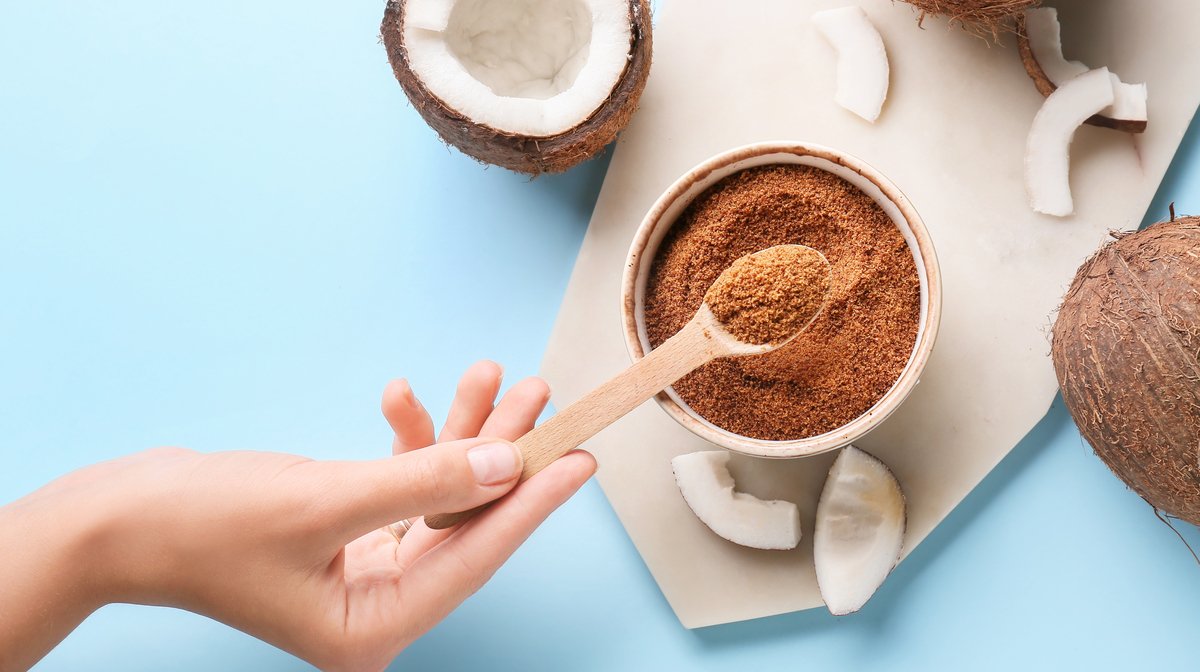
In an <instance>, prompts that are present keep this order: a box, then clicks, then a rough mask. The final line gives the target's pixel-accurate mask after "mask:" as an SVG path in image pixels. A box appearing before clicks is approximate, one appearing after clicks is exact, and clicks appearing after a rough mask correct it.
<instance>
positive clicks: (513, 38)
mask: <svg viewBox="0 0 1200 672" xmlns="http://www.w3.org/2000/svg"><path fill="white" fill-rule="evenodd" d="M381 30H382V34H383V40H384V44H385V45H386V46H387V50H388V58H389V60H390V61H391V63H392V69H393V70H394V71H395V74H396V78H397V79H398V80H399V81H400V84H401V86H402V87H403V88H404V91H405V93H407V94H408V97H409V99H410V100H411V101H412V103H413V105H414V106H415V107H416V108H417V110H418V111H419V112H420V113H421V116H422V117H424V118H425V120H426V122H428V123H429V124H430V125H431V126H433V128H434V129H435V130H437V131H438V133H439V134H440V135H441V136H442V138H443V139H444V140H446V142H448V143H450V144H452V145H454V146H456V147H458V148H459V149H461V150H462V151H463V152H465V153H467V154H469V155H471V156H474V157H476V158H478V159H480V160H482V161H486V162H488V163H495V164H497V165H501V166H505V167H507V168H511V169H513V170H518V171H521V172H527V173H535V174H536V173H540V172H547V171H559V170H565V169H566V168H569V167H570V166H572V165H575V164H577V163H579V162H580V161H583V160H584V159H586V158H588V157H590V156H592V155H594V154H595V153H596V152H598V151H600V149H602V148H603V147H604V146H605V145H607V144H608V143H609V142H611V141H612V139H613V138H614V137H615V136H616V133H617V132H618V131H619V130H620V129H621V128H622V127H623V126H624V125H625V124H626V123H627V122H628V120H629V118H630V116H631V115H632V114H633V111H634V110H635V109H636V107H637V100H638V98H639V97H640V95H641V92H642V89H643V87H644V86H645V79H646V75H647V73H648V71H649V67H650V9H649V5H648V4H647V0H403V1H401V0H389V2H388V5H387V9H386V10H385V13H384V20H383V25H382V27H381Z"/></svg>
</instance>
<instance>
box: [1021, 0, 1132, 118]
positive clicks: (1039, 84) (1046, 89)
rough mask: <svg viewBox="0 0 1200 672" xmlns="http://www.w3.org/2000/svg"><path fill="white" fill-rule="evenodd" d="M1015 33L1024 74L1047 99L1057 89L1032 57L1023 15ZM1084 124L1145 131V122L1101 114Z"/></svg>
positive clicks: (1094, 115)
mask: <svg viewBox="0 0 1200 672" xmlns="http://www.w3.org/2000/svg"><path fill="white" fill-rule="evenodd" d="M1016 33H1017V51H1018V52H1019V53H1020V54H1021V64H1022V65H1024V66H1025V73H1026V74H1027V75H1029V78H1030V79H1032V80H1033V85H1034V86H1035V87H1036V88H1037V90H1038V93H1040V94H1042V97H1049V96H1050V94H1052V93H1054V92H1055V90H1057V89H1058V87H1057V86H1055V84H1054V82H1052V81H1050V78H1049V77H1048V76H1047V75H1046V71H1045V70H1043V69H1042V66H1041V65H1040V64H1039V63H1038V61H1037V58H1036V57H1035V56H1034V55H1033V47H1032V46H1031V45H1030V44H1029V36H1028V35H1026V34H1025V15H1024V14H1018V15H1017V17H1016ZM1084 123H1085V124H1090V125H1092V126H1099V127H1101V128H1111V129H1113V130H1117V131H1124V132H1126V133H1141V132H1143V131H1145V130H1146V121H1145V120H1133V119H1113V118H1112V117H1106V116H1104V115H1103V114H1093V115H1092V116H1091V117H1088V120H1087V121H1085V122H1084Z"/></svg>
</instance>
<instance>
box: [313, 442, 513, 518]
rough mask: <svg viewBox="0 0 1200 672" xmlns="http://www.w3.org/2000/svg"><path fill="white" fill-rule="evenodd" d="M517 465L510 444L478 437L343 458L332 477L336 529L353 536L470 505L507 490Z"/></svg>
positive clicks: (462, 508)
mask: <svg viewBox="0 0 1200 672" xmlns="http://www.w3.org/2000/svg"><path fill="white" fill-rule="evenodd" d="M521 467H522V458H521V451H520V450H519V449H518V448H517V446H516V445H514V444H513V443H512V442H509V441H504V440H502V439H492V438H484V437H480V438H475V439H464V440H462V441H449V442H446V443H439V444H436V445H433V446H429V447H428V448H422V449H421V450H414V451H410V452H407V453H402V454H400V455H396V456H393V457H390V458H386V459H382V460H370V461H366V462H344V463H342V464H341V465H340V466H339V471H341V472H342V473H340V474H339V475H338V477H337V478H335V479H334V480H335V481H336V482H338V483H339V486H338V487H339V489H340V490H341V492H342V493H344V496H343V497H337V499H339V500H340V501H341V504H339V505H337V506H336V508H338V509H340V521H339V525H338V527H339V532H342V533H345V534H347V535H348V538H358V537H359V536H362V535H363V534H366V533H367V532H370V531H371V530H375V529H378V528H380V527H383V526H384V525H389V524H391V523H394V522H396V521H399V520H404V519H406V518H412V517H414V516H421V515H426V514H434V513H453V512H457V511H466V510H468V509H472V508H475V507H476V506H480V505H482V504H486V503H488V502H490V501H492V500H494V499H497V498H499V497H500V496H502V495H504V494H505V493H507V492H508V491H509V490H511V489H512V488H513V486H514V485H516V484H517V479H518V478H519V477H520V475H521ZM349 535H352V536H349Z"/></svg>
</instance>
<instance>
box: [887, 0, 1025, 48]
mask: <svg viewBox="0 0 1200 672" xmlns="http://www.w3.org/2000/svg"><path fill="white" fill-rule="evenodd" d="M904 1H905V2H907V3H908V4H910V5H912V6H913V7H916V8H917V9H919V10H920V11H921V13H920V15H919V16H918V17H917V22H918V23H921V22H923V21H924V20H925V17H926V15H932V16H945V17H946V18H947V19H949V21H950V24H951V25H953V24H955V23H957V24H959V25H961V26H962V27H963V28H964V29H965V30H967V31H968V32H971V33H974V34H975V35H978V36H980V37H990V38H991V39H993V40H999V39H1000V35H1001V34H1003V33H1006V32H1012V30H1013V22H1014V20H1015V17H1017V16H1020V14H1021V12H1023V11H1025V10H1027V9H1029V8H1030V7H1037V6H1038V5H1040V4H1042V0H904Z"/></svg>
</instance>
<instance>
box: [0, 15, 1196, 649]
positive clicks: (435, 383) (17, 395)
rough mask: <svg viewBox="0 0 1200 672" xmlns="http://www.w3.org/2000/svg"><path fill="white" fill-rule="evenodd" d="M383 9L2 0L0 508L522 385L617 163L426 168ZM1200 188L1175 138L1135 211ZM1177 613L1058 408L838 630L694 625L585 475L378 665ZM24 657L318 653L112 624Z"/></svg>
mask: <svg viewBox="0 0 1200 672" xmlns="http://www.w3.org/2000/svg"><path fill="white" fill-rule="evenodd" d="M382 5H383V2H382V0H371V1H370V2H367V1H363V0H356V1H353V2H337V3H334V2H311V1H308V0H293V1H292V2H287V3H245V2H240V1H234V0H214V1H212V2H207V3H174V2H147V1H133V0H123V1H122V0H114V1H112V2H104V3H100V2H70V3H68V2H13V1H8V2H5V3H4V4H3V5H0V7H2V9H0V297H2V305H0V345H2V348H3V352H2V354H0V445H2V447H3V458H4V459H3V463H2V465H0V502H2V501H8V500H11V499H13V498H16V497H18V496H20V495H22V494H24V493H26V492H28V491H30V490H32V489H34V488H36V487H37V486H38V485H39V484H42V483H44V482H45V481H47V480H50V479H51V478H53V477H55V476H56V475H59V474H61V473H63V472H65V471H67V470H70V469H72V468H74V467H77V466H80V465H84V464H87V463H90V462H93V461H96V460H100V459H102V458H107V457H110V456H113V455H118V454H122V453H127V452H131V451H134V450H138V449H141V448H144V447H148V446H153V445H159V444H178V445H187V446H191V447H194V448H198V449H202V450H221V449H229V448H259V449H269V450H278V451H292V452H298V453H303V454H307V455H312V456H316V457H335V456H336V457H354V458H367V457H373V456H378V455H382V454H384V453H385V452H386V451H387V449H388V440H389V438H388V432H387V429H386V427H385V425H384V423H383V421H382V420H381V418H380V417H379V414H378V410H377V408H378V395H379V392H380V390H381V389H382V387H383V385H384V383H385V382H386V381H387V380H388V379H389V378H391V377H394V376H400V375H404V376H408V377H409V378H410V379H411V380H412V381H413V384H414V386H415V388H416V389H417V391H418V393H419V394H421V395H422V397H423V398H424V399H425V400H426V402H427V405H428V406H429V407H430V409H431V410H432V411H433V412H434V414H435V415H440V414H442V413H444V411H445V409H446V405H447V402H448V400H449V397H450V394H451V392H452V390H453V385H454V381H455V378H456V376H457V375H458V373H459V372H461V370H462V369H463V368H464V367H466V366H467V365H468V364H469V363H470V362H472V361H474V360H475V359H478V358H481V357H490V358H494V359H496V360H498V361H501V362H503V363H505V364H506V366H507V369H508V376H507V380H508V381H509V382H512V381H515V380H517V379H519V378H520V377H521V376H525V375H531V374H533V373H535V372H536V370H537V367H538V363H539V360H540V358H541V354H542V351H543V349H544V347H545V344H546V339H547V337H548V335H549V332H550V328H551V325H552V323H553V320H554V315H555V312H556V310H557V308H558V304H559V301H560V298H561V295H562V291H563V289H564V287H565V284H566V281H567V278H568V275H569V272H570V269H571V266H572V263H573V259H574V256H575V253H576V251H577V250H578V246H579V243H580V240H581V238H582V235H583V231H584V228H585V226H586V223H587V220H588V218H589V214H590V211H591V208H592V205H593V203H594V200H595V197H596V194H597V192H598V190H599V185H600V181H601V179H602V176H603V173H604V170H605V165H606V161H607V159H602V160H599V161H594V162H592V163H590V164H586V165H584V166H581V167H579V168H577V169H575V170H573V171H571V172H570V173H569V174H566V175H562V176H555V177H546V178H541V179H538V180H535V181H532V182H531V181H528V180H526V179H525V178H523V177H519V176H516V175H513V174H510V173H507V172H505V171H503V170H498V169H484V168H483V167H481V166H479V165H477V164H476V163H474V162H473V161H471V160H469V159H467V158H465V157H463V156H462V155H460V154H458V153H457V152H454V151H449V150H447V149H446V148H445V147H444V146H442V145H441V144H440V143H439V141H438V140H437V139H436V138H435V136H434V134H433V133H432V132H431V131H430V130H429V129H428V128H427V127H425V125H424V124H423V123H422V122H421V120H420V119H419V118H418V116H417V115H416V114H415V113H414V111H413V110H412V109H411V108H410V107H409V106H408V105H407V103H406V101H405V98H404V96H403V93H402V92H401V90H400V88H399V86H397V85H396V83H395V81H394V79H393V78H392V74H391V72H390V69H389V67H388V64H387V59H386V57H385V54H384V51H383V48H382V47H381V46H380V45H379V44H377V41H376V36H377V25H378V22H379V18H380V15H381V12H382ZM931 39H932V38H931ZM1198 179H1200V131H1197V130H1196V129H1193V131H1192V132H1191V133H1190V134H1189V136H1188V138H1187V139H1186V141H1185V143H1184V148H1183V150H1182V151H1181V152H1180V154H1179V157H1178V158H1177V160H1176V162H1175V165H1174V167H1173V168H1172V171H1171V173H1170V175H1169V176H1168V178H1167V180H1166V183H1165V184H1164V186H1163V188H1162V190H1161V193H1160V194H1159V196H1158V197H1157V198H1156V199H1155V202H1154V205H1153V206H1152V208H1151V214H1150V215H1149V216H1148V220H1153V219H1156V218H1159V217H1162V216H1163V214H1164V213H1165V211H1166V204H1167V202H1168V201H1170V200H1172V199H1173V200H1175V201H1176V203H1177V207H1178V208H1179V209H1180V210H1181V211H1185V212H1186V211H1193V212H1195V211H1200V186H1198V182H1197V180H1198ZM614 301H615V300H614ZM613 309H614V311H615V303H614V307H613ZM597 310H599V311H600V313H601V314H603V313H604V311H605V310H606V309H605V307H603V306H599V307H597ZM1013 392H1014V394H1020V391H1019V390H1014V391H1013ZM967 448H969V447H967ZM1184 527H1186V526H1184ZM1185 534H1187V535H1188V536H1189V537H1190V539H1191V540H1192V541H1193V543H1196V542H1200V534H1198V533H1197V531H1196V530H1195V529H1194V528H1188V529H1186V530H1185ZM3 543H4V544H16V543H20V540H15V539H7V540H5V541H4V542H3ZM0 548H2V547H0ZM81 561H86V558H84V559H81ZM0 580H5V581H12V580H19V577H3V578H2V579H0ZM1198 625H1200V567H1197V566H1196V564H1195V562H1194V561H1193V560H1192V559H1191V556H1190V555H1189V554H1188V553H1187V551H1186V550H1185V549H1184V547H1183V546H1182V544H1180V543H1179V541H1178V539H1177V538H1176V537H1175V536H1174V534H1172V533H1171V531H1170V530H1168V529H1167V528H1166V527H1164V526H1163V525H1162V524H1160V523H1159V522H1158V521H1157V520H1155V518H1154V516H1153V515H1152V514H1151V511H1150V508H1149V506H1147V505H1146V504H1144V503H1143V502H1142V501H1141V500H1139V499H1138V498H1137V497H1136V496H1134V495H1132V494H1131V493H1130V492H1129V491H1127V490H1126V489H1125V488H1124V487H1123V486H1122V485H1121V484H1120V483H1119V482H1118V481H1117V480H1116V479H1115V478H1114V477H1112V476H1111V475H1110V474H1109V473H1108V471H1107V469H1106V468H1105V467H1104V466H1103V465H1102V464H1101V463H1100V462H1099V461H1098V460H1097V459H1095V458H1094V457H1093V456H1092V455H1091V451H1090V449H1088V448H1087V447H1086V446H1085V445H1084V444H1082V443H1081V441H1080V439H1079V436H1078V434H1077V433H1076V431H1075V429H1074V428H1073V426H1072V425H1071V422H1070V419H1069V418H1068V417H1067V415H1066V414H1065V413H1064V412H1063V410H1062V408H1061V407H1060V406H1058V405H1056V406H1055V408H1054V409H1053V410H1052V411H1051V413H1050V415H1049V416H1048V417H1047V418H1046V419H1045V420H1044V421H1043V422H1042V423H1041V424H1040V425H1039V426H1038V427H1037V429H1036V430H1034V432H1033V433H1032V434H1031V435H1030V436H1029V437H1028V438H1027V439H1026V440H1025V441H1024V442H1022V443H1021V445H1020V446H1019V447H1018V448H1017V449H1016V450H1015V451H1014V452H1013V453H1012V455H1010V456H1009V457H1008V458H1007V459H1006V460H1005V461H1004V462H1003V463H1002V464H1001V466H1000V468H999V469H997V470H996V471H995V472H994V473H993V474H992V475H991V476H989V477H988V478H987V480H986V481H985V482H984V483H983V485H982V486H981V487H980V488H979V489H978V490H976V491H975V492H974V493H973V494H972V495H971V496H970V497H969V498H968V499H967V500H966V502H965V503H964V504H963V505H962V506H960V507H959V508H958V509H957V510H956V511H955V512H954V513H953V514H952V515H951V516H950V518H949V519H948V520H947V521H946V522H945V523H944V524H943V525H942V526H941V527H940V528H938V529H937V531H936V532H935V533H934V534H933V535H932V536H931V537H930V538H929V540H928V541H927V542H926V543H925V544H923V545H922V546H921V547H920V548H919V549H917V551H916V552H915V553H914V554H913V556H912V557H911V558H910V559H909V560H907V561H906V562H905V563H904V564H903V565H901V566H900V568H899V569H898V570H897V571H896V572H895V574H894V575H893V576H892V577H891V578H890V579H889V580H888V582H887V583H886V585H885V586H884V588H883V589H882V590H881V591H880V592H879V594H878V595H877V596H876V597H875V599H874V600H872V602H871V603H870V604H869V605H868V606H867V607H866V609H865V610H864V611H863V612H862V613H860V614H858V615H856V616H853V617H848V618H843V619H834V618H832V617H830V616H829V615H827V614H825V613H823V612H821V611H810V612H805V613H798V614H791V615H787V616H781V617H775V618H769V619H763V620H759V621H754V622H748V623H740V624H734V625H729V626H722V627H715V628H709V629H705V630H701V631H696V632H689V631H686V630H684V629H682V628H681V627H680V626H679V624H678V623H677V622H676V620H675V618H674V616H673V615H672V613H671V611H670V609H669V608H668V607H667V605H666V603H665V601H664V600H663V598H662V597H661V595H660V594H659V592H658V589H657V588H656V586H655V584H654V582H653V581H652V580H651V578H650V576H649V574H648V573H647V571H646V569H645V567H644V565H643V564H642V562H641V561H640V559H639V558H638V555H637V553H636V552H635V551H634V548H633V546H632V545H631V544H630V543H629V540H628V539H627V538H626V536H625V534H624V532H623V531H622V529H621V527H620V525H619V524H618V522H617V520H616V518H615V517H614V516H613V514H612V512H611V510H610V509H609V507H608V505H607V503H606V502H605V501H604V499H603V497H602V495H601V493H600V491H599V489H598V488H596V487H595V485H594V484H589V485H588V486H587V487H586V488H585V489H584V491H583V492H582V494H581V495H580V496H579V497H577V498H576V499H575V500H574V501H572V502H571V503H570V504H568V505H567V506H566V507H565V508H564V509H563V510H562V511H560V512H559V513H558V514H556V515H555V516H554V517H553V519H552V520H551V521H550V522H549V523H548V524H547V525H546V526H545V527H544V528H543V529H542V530H541V531H539V533H538V534H537V535H535V537H534V538H533V540H532V541H531V542H530V543H529V544H528V545H527V546H525V547H524V548H523V549H522V550H521V551H520V552H519V553H518V554H517V555H516V557H514V558H513V560H512V561H511V562H510V563H509V564H508V565H507V566H506V567H505V568H504V569H503V570H502V571H501V572H500V573H499V574H498V575H497V576H496V578H495V580H494V581H492V582H491V583H490V584H489V585H488V586H487V587H486V588H485V589H484V590H483V591H482V592H480V593H479V594H478V595H477V596H476V597H475V598H473V599H471V600H470V601H469V602H467V603H466V604H465V605H464V606H463V607H462V608H461V609H459V610H458V611H457V612H456V613H455V614H454V615H453V616H451V617H450V618H449V619H448V620H447V621H446V622H445V623H443V624H442V625H441V626H440V627H438V628H437V629H436V630H434V631H433V632H432V633H431V634H430V635H429V636H427V637H425V638H424V639H422V640H421V641H419V642H418V643H417V644H415V645H414V646H412V647H411V648H410V649H409V650H408V651H407V652H406V653H405V654H404V655H403V656H402V658H401V659H400V661H399V662H398V663H397V667H404V668H408V669H468V668H477V667H478V668H486V669H513V670H526V669H584V670H603V669H667V670H678V669H725V668H739V669H751V670H769V669H823V668H824V669H844V668H853V669H889V670H929V669H964V668H971V669H1011V668H1027V669H1049V668H1060V669H1145V668H1146V667H1147V666H1153V667H1158V668H1161V669H1196V665H1197V663H1196V648H1195V639H1194V638H1195V636H1196V632H1197V626H1198ZM41 669H44V670H66V669H114V670H115V669H121V670H164V669H171V670H209V669H257V670H295V669H306V666H305V665H304V664H302V663H300V662H298V661H296V660H295V659H292V658H291V657H289V656H287V655H285V654H282V653H280V652H277V651H275V650H274V649H272V648H271V647H269V646H266V645H264V644H261V643H259V642H257V641H255V640H253V639H251V638H249V637H246V636H243V635H241V634H239V633H237V632H234V631H232V630H229V629H227V628H225V627H224V626H221V625H219V624H216V623H213V622H210V621H207V620H205V619H203V618H199V617H195V616H192V615H190V614H185V613H181V612H174V611H168V610H161V609H159V610H155V609H147V608H137V607H128V606H114V607H108V608H106V609H104V610H102V611H101V612H100V613H98V614H96V615H95V616H93V617H92V618H91V619H89V620H88V621H87V622H86V623H85V624H84V625H83V627H81V628H80V629H79V630H78V631H77V632H76V633H75V634H74V635H72V636H71V637H70V638H69V639H68V640H67V641H66V642H65V643H63V645H62V646H60V647H59V648H58V649H57V650H56V651H54V652H53V653H52V654H51V655H50V656H49V657H48V658H47V659H46V660H45V661H44V663H43V664H42V665H41Z"/></svg>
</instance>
